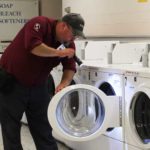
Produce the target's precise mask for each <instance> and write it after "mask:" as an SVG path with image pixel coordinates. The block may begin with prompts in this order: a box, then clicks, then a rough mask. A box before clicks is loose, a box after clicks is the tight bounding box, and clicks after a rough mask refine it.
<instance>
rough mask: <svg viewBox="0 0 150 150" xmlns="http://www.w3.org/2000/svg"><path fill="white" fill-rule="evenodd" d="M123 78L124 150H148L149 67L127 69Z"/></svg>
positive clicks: (149, 116) (149, 120) (149, 144)
mask: <svg viewBox="0 0 150 150" xmlns="http://www.w3.org/2000/svg"><path fill="white" fill-rule="evenodd" d="M125 79H126V83H125V143H126V150H149V149H150V69H149V68H143V69H140V70H139V69H138V68H137V69H136V70H134V71H131V70H129V71H127V72H126V75H125Z"/></svg>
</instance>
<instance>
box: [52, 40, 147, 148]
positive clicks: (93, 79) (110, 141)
mask: <svg viewBox="0 0 150 150" xmlns="http://www.w3.org/2000/svg"><path fill="white" fill-rule="evenodd" d="M131 45H132V47H134V46H135V44H131ZM133 45H134V46H133ZM140 45H143V44H140ZM123 46H124V45H123ZM131 50H135V49H134V48H132V49H131ZM139 51H141V52H142V54H143V51H144V52H145V51H147V44H145V43H144V48H143V46H142V50H141V48H139ZM138 56H139V55H138ZM131 60H132V61H133V59H131ZM137 60H138V61H140V60H139V57H138V59H137ZM98 63H99V61H98V60H97V61H96V64H92V63H91V61H90V63H89V64H90V66H89V65H86V67H85V68H87V69H82V70H85V71H86V72H84V73H83V76H86V75H87V79H88V80H89V81H86V77H84V78H85V81H86V82H85V83H88V84H91V85H95V86H96V87H98V88H99V89H101V91H103V93H105V95H109V94H111V95H119V96H121V97H122V100H120V103H119V106H118V105H116V107H117V106H118V107H117V108H119V107H120V108H121V109H119V110H118V113H119V116H118V118H117V119H119V126H121V125H122V127H117V128H110V127H115V125H117V124H113V125H110V126H109V125H108V124H109V123H108V124H107V125H108V126H107V127H108V129H107V131H105V132H104V134H103V135H104V136H97V137H99V138H96V139H95V140H92V135H93V134H94V135H95V136H96V135H97V134H99V135H100V134H101V133H102V132H100V131H99V130H98V131H97V130H96V131H94V130H93V131H94V133H92V132H91V133H90V134H89V135H86V136H85V135H84V134H83V137H82V132H83V133H84V130H83V131H79V133H78V132H76V131H78V130H79V128H77V127H76V126H78V125H79V124H82V123H83V120H86V119H87V118H88V117H87V116H86V115H85V114H84V113H83V114H82V113H81V112H80V111H81V109H79V108H80V106H78V107H77V108H78V109H77V112H78V111H79V110H80V111H79V112H78V113H76V115H77V116H79V118H80V117H82V116H86V119H85V118H84V117H83V120H82V119H81V120H80V121H81V122H80V123H79V124H77V125H76V126H75V125H74V123H75V122H65V121H67V119H68V116H66V115H65V113H64V115H63V116H57V113H55V114H53V116H55V115H56V116H55V117H56V118H57V117H58V118H59V117H62V118H59V119H58V120H59V121H64V122H60V123H58V122H57V121H58V120H57V119H56V118H55V117H54V118H55V119H54V120H51V121H52V122H51V123H52V127H54V126H56V127H57V129H56V128H55V127H54V131H56V133H57V134H58V135H60V137H61V138H62V139H63V138H64V139H65V136H66V135H67V136H68V135H69V136H68V137H67V138H66V139H68V140H69V141H72V142H71V145H70V146H72V147H73V148H74V149H79V150H81V149H82V150H83V149H89V150H90V149H93V146H90V145H93V144H94V145H95V146H94V150H98V149H100V148H102V147H104V149H108V150H111V149H114V147H116V148H115V149H119V150H124V149H125V144H124V142H126V141H125V139H126V138H125V131H124V129H125V123H124V118H125V117H124V116H125V111H124V108H125V100H124V93H125V90H124V85H125V84H124V82H125V78H124V75H125V69H124V68H125V66H126V65H125V66H123V68H122V69H113V68H116V65H114V67H113V65H108V66H107V67H106V66H105V65H104V66H105V67H104V66H103V65H102V64H100V65H99V64H98ZM130 63H131V62H130ZM91 64H92V65H91ZM87 66H88V67H87ZM92 66H95V67H92ZM100 66H101V68H100ZM102 66H103V67H102ZM135 66H136V65H135ZM139 66H141V65H139ZM91 68H92V69H91ZM104 68H105V69H104ZM118 68H121V67H118ZM129 68H130V67H129ZM131 68H132V69H133V68H134V65H132V67H131ZM93 69H94V70H93ZM102 70H103V71H102ZM105 82H106V83H105ZM104 83H105V84H104ZM110 83H111V84H110ZM113 85H115V86H114V87H115V88H114V87H113ZM111 86H112V87H111ZM105 87H107V88H105ZM78 88H79V87H78ZM90 88H92V87H90ZM117 88H118V89H119V90H118V89H117ZM80 89H83V88H80ZM107 89H109V90H108V91H107ZM110 89H111V90H110ZM115 89H117V90H115ZM118 91H120V92H118ZM107 92H108V93H107ZM69 93H71V92H69ZM77 93H78V92H77ZM80 93H81V92H79V94H78V95H79V97H81V98H83V96H82V94H80ZM80 95H81V96H80ZM85 95H86V94H85ZM89 95H90V94H89ZM86 96H87V95H86ZM57 98H58V97H57ZM69 98H70V99H71V96H70V97H69ZM69 98H68V96H67V97H66V99H67V100H69ZM90 98H91V97H90ZM92 98H93V96H92ZM66 99H64V97H63V100H64V102H62V105H64V106H66V107H70V106H69V105H66V103H67V101H66ZM63 100H62V101H63ZM82 101H84V100H82ZM87 101H88V100H87ZM83 103H84V102H83ZM94 103H95V105H94V106H95V107H96V106H97V103H96V102H95V101H94ZM59 104H60V103H59ZM102 104H103V103H102ZM81 105H83V104H82V103H81ZM86 106H88V105H86ZM86 106H81V108H84V107H86ZM110 106H112V107H113V105H109V106H108V107H109V109H110V108H111V107H110ZM95 107H93V106H92V108H93V109H95V110H97V108H95ZM61 108H62V107H61ZM117 108H116V109H115V110H117ZM101 109H102V110H101V112H103V111H104V109H103V107H101ZM58 110H59V107H57V111H58ZM66 110H68V108H67V109H66ZM70 110H72V109H70ZM87 110H91V109H90V106H89V107H87ZM59 111H60V110H59ZM61 111H62V112H63V109H62V110H61ZM54 112H55V111H54ZM71 113H72V111H70V114H71ZM81 114H82V115H81ZM87 114H88V113H87ZM89 114H90V113H89ZM112 114H115V112H114V113H112ZM68 115H69V114H68ZM105 115H106V114H105ZM105 115H104V116H105ZM53 116H52V117H53ZM70 116H71V115H70ZM77 116H74V117H75V118H74V119H77V118H78V117H77ZM96 116H97V115H96ZM104 116H103V115H102V117H101V118H105V117H104ZM106 116H107V115H106ZM63 117H67V119H66V118H63ZM76 117H77V118H76ZM89 117H90V116H89ZM106 118H107V117H106ZM109 119H110V116H109ZM72 120H73V118H72ZM106 120H107V119H106ZM113 120H114V122H115V121H116V120H115V119H114V118H113ZM85 122H86V121H85ZM98 123H99V122H98ZM111 123H113V121H112V120H111ZM54 124H55V125H54ZM63 124H65V125H66V126H64V127H61V126H59V125H62V126H63ZM69 124H70V125H69ZM95 124H96V123H95ZM95 124H94V125H95ZM57 125H58V126H57ZM102 125H104V124H103V123H102ZM70 126H71V128H70V129H71V130H70V129H69V130H68V131H67V129H66V127H70ZM72 129H76V130H75V131H72ZM98 129H101V127H100V126H99V128H98ZM86 130H87V129H86ZM70 131H71V133H69V132H70ZM89 131H91V129H90V130H89ZM66 132H67V133H66ZM80 132H81V133H80ZM70 134H71V135H70ZM72 134H73V135H72ZM64 135H65V136H64ZM78 136H79V137H80V139H79V141H84V142H79V141H78ZM72 137H74V139H73V140H71V138H72ZM89 140H90V141H89ZM73 141H78V142H73ZM85 142H86V143H85ZM93 142H94V143H93ZM66 143H67V144H70V143H69V142H66ZM79 143H80V144H79ZM92 143H93V144H92ZM134 146H135V145H134Z"/></svg>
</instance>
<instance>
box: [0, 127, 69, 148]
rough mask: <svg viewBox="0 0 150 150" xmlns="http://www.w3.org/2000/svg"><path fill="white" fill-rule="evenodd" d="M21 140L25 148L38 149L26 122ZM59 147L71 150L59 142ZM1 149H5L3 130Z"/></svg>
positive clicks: (0, 137) (0, 139)
mask: <svg viewBox="0 0 150 150" xmlns="http://www.w3.org/2000/svg"><path fill="white" fill-rule="evenodd" d="M0 131H1V130H0ZM21 141H22V146H23V150H36V148H35V145H34V142H33V139H32V137H31V134H30V132H29V129H28V126H27V125H24V124H23V125H22V128H21ZM58 148H59V150H69V149H67V148H66V147H64V146H63V145H61V144H58ZM0 150H3V142H2V136H1V132H0Z"/></svg>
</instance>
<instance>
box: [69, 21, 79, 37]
mask: <svg viewBox="0 0 150 150" xmlns="http://www.w3.org/2000/svg"><path fill="white" fill-rule="evenodd" d="M67 27H68V29H69V31H70V32H71V35H72V37H73V38H74V39H77V38H79V36H78V35H76V33H75V31H74V30H73V29H72V27H71V26H70V25H68V24H67Z"/></svg>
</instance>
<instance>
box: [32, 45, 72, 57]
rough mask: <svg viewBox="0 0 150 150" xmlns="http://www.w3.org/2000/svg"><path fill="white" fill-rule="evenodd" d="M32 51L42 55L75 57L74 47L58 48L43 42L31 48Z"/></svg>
mask: <svg viewBox="0 0 150 150" xmlns="http://www.w3.org/2000/svg"><path fill="white" fill-rule="evenodd" d="M31 53H32V54H34V55H37V56H41V57H69V58H71V57H73V56H74V50H73V49H72V48H65V49H63V50H61V51H60V50H57V49H55V48H52V47H49V46H47V45H46V44H44V43H42V44H40V45H38V46H36V47H35V48H33V49H32V50H31Z"/></svg>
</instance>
